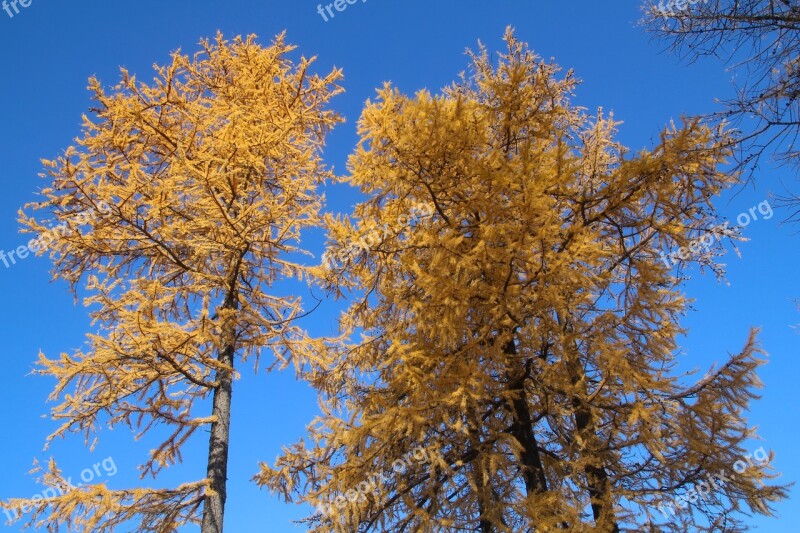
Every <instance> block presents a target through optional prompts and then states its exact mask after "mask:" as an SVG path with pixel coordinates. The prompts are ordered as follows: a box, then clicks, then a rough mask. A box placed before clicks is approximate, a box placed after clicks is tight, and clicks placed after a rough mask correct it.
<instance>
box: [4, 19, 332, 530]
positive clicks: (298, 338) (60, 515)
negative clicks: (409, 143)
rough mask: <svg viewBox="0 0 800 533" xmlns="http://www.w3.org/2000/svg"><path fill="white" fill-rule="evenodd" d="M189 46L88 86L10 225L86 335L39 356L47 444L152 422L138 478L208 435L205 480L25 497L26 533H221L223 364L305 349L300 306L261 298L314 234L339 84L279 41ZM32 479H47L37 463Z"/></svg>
mask: <svg viewBox="0 0 800 533" xmlns="http://www.w3.org/2000/svg"><path fill="white" fill-rule="evenodd" d="M201 45H202V51H200V52H199V53H197V54H196V55H194V56H193V57H192V58H190V57H188V56H186V55H182V54H181V53H180V52H176V53H174V54H172V60H171V62H170V63H169V64H167V65H166V66H156V67H155V70H156V77H155V79H154V80H153V82H152V83H151V84H145V83H141V82H138V81H137V80H136V78H135V77H134V76H132V75H130V74H129V73H128V72H127V71H126V70H124V69H123V70H122V79H121V81H120V83H119V84H117V85H116V86H114V87H113V89H112V90H111V91H110V92H107V91H106V90H104V89H103V88H102V87H101V85H100V82H99V81H97V80H96V79H92V80H91V82H90V90H91V91H92V93H93V98H94V100H96V102H97V105H96V107H95V108H94V109H93V110H92V111H93V116H92V118H89V117H86V118H85V119H84V126H83V130H84V133H83V136H82V137H81V138H80V139H79V140H78V141H77V145H76V146H71V147H69V148H68V149H67V150H66V151H65V152H64V154H63V155H61V156H60V157H58V158H57V159H55V160H53V161H47V162H46V166H47V168H48V169H49V170H48V174H49V177H50V178H51V179H52V184H51V185H50V186H49V187H47V188H46V189H44V190H43V191H42V194H43V195H44V197H45V200H44V201H43V202H41V203H38V204H31V205H30V206H29V207H33V208H35V209H37V210H42V211H44V212H45V213H49V216H50V217H51V218H50V219H47V218H44V217H47V216H48V215H44V216H43V218H34V217H33V216H28V215H25V214H21V217H22V218H21V219H22V222H23V223H24V225H25V227H26V228H27V230H28V231H30V232H34V233H38V234H41V235H42V236H43V237H42V238H40V239H39V242H38V246H37V247H38V248H42V249H44V248H48V247H49V249H50V251H51V252H50V255H51V257H52V259H53V261H54V263H55V269H54V278H55V279H62V280H66V281H68V282H69V284H70V286H71V288H72V290H73V291H75V290H76V289H77V287H78V286H79V285H80V286H82V287H83V288H85V289H86V291H87V292H88V294H89V296H88V297H87V298H86V299H85V303H86V305H89V306H92V311H91V316H92V318H93V319H94V322H95V324H96V325H97V331H96V332H94V333H91V334H89V335H88V343H87V347H86V348H85V349H83V350H80V351H78V352H76V353H74V354H72V355H70V354H66V353H65V354H62V355H61V356H60V357H59V358H57V359H48V358H46V357H45V356H44V355H41V356H40V365H41V369H40V371H39V372H40V373H41V374H45V375H49V376H53V377H54V378H56V380H57V385H56V388H55V390H54V391H53V393H52V396H51V399H52V400H57V401H60V403H59V404H58V405H57V406H56V407H55V408H54V410H53V416H54V418H55V419H56V420H59V421H61V426H60V427H59V428H58V430H57V431H55V433H54V434H53V435H51V436H50V438H49V439H48V442H49V441H50V440H52V439H54V438H56V437H62V436H65V435H67V434H69V433H82V434H84V435H85V438H86V439H87V442H89V441H92V444H93V445H94V442H95V440H96V433H97V432H98V430H99V429H100V426H101V425H102V424H108V425H109V426H116V425H118V424H124V425H127V426H130V427H131V428H132V429H133V430H134V431H136V432H137V434H138V436H141V435H143V434H146V433H152V432H154V430H155V428H156V427H158V426H162V427H164V428H168V429H169V432H168V433H166V434H165V433H162V432H160V431H157V432H156V435H160V436H161V437H162V438H163V441H162V442H161V444H160V445H159V446H158V447H157V448H156V449H154V450H152V451H151V453H150V456H149V458H148V460H147V461H146V462H145V463H144V464H143V466H142V467H141V468H142V477H145V476H146V475H152V476H153V477H155V476H156V475H157V474H158V473H159V471H160V470H161V469H162V468H165V467H168V466H170V465H172V464H174V463H176V462H177V461H180V460H181V449H182V448H183V446H184V445H185V443H186V442H187V440H188V439H189V438H190V437H192V436H193V435H194V434H195V433H196V432H197V431H198V430H199V429H201V428H210V442H209V450H208V464H207V475H206V477H205V478H204V479H201V480H200V481H196V482H192V483H186V484H184V485H181V486H179V487H177V488H170V489H154V488H134V489H130V490H111V489H108V488H107V487H106V486H105V485H104V484H101V485H92V486H87V487H83V488H80V489H76V490H72V491H69V492H67V493H66V494H64V495H62V496H59V497H57V498H55V499H53V500H50V501H38V502H35V501H34V502H28V503H29V504H30V505H32V507H33V509H34V510H33V514H32V515H31V519H30V522H29V523H30V524H33V523H36V525H38V526H45V527H48V528H56V527H58V525H59V524H66V525H67V526H69V527H71V528H74V529H75V530H77V531H95V532H98V531H99V532H103V531H113V530H114V529H115V528H116V527H122V526H123V524H125V527H129V523H130V521H138V525H137V526H136V530H137V531H157V532H161V533H164V532H170V531H176V530H177V529H178V528H179V527H180V526H182V525H184V524H187V523H199V522H201V518H200V513H201V512H202V531H203V532H206V533H212V532H213V533H218V532H221V531H222V530H223V511H224V506H225V498H226V480H227V460H228V447H229V428H230V406H231V393H232V383H233V380H234V379H235V376H236V371H235V369H236V368H237V367H238V366H239V365H240V364H241V363H243V362H250V363H255V364H257V362H258V359H259V356H260V355H261V354H262V350H264V349H269V350H271V352H272V354H273V355H274V357H275V360H276V363H280V364H286V363H288V362H289V361H290V360H291V359H292V358H298V359H303V358H304V357H306V356H307V355H309V354H311V353H313V351H314V349H315V348H314V346H315V342H312V341H309V340H308V339H307V338H306V336H305V335H304V334H303V332H302V331H301V330H300V329H299V328H298V327H297V326H296V325H295V324H294V319H295V318H297V317H298V315H299V314H300V313H301V302H300V299H299V298H297V297H286V296H280V297H279V296H273V295H271V294H270V289H271V287H272V286H273V285H274V284H275V283H277V282H279V281H281V280H283V279H288V278H291V277H295V276H302V275H303V274H304V270H305V269H304V267H303V266H301V265H300V264H297V263H296V257H297V253H299V252H302V251H303V250H302V249H300V248H299V247H298V243H299V236H300V231H301V230H302V229H303V228H304V227H308V226H314V225H317V224H318V223H319V222H320V220H319V213H318V212H319V209H320V203H321V196H320V195H319V194H318V193H317V191H316V187H317V185H318V184H319V183H320V181H321V180H323V179H325V178H327V177H328V176H329V174H328V172H327V171H325V170H324V168H323V166H322V164H321V161H320V158H319V155H318V152H319V149H320V147H321V145H322V143H323V139H324V136H325V133H326V132H327V131H328V130H329V128H330V127H332V126H333V125H334V124H335V123H336V122H337V121H338V120H339V119H338V117H337V116H336V115H335V114H334V113H333V112H331V111H327V110H326V109H325V107H326V104H327V103H328V101H329V99H330V98H331V97H332V96H333V95H334V94H336V93H337V92H338V91H339V88H338V86H337V85H336V82H337V80H338V79H339V78H340V72H339V71H338V70H334V71H333V72H331V73H330V74H328V75H326V76H322V77H320V76H317V75H311V74H309V72H308V69H309V67H310V65H311V63H312V61H313V59H311V60H309V59H305V58H302V59H300V61H299V62H296V63H294V62H292V61H291V60H290V59H289V57H288V54H289V53H290V52H291V51H292V50H293V47H292V46H289V45H287V44H286V43H285V42H284V36H283V35H280V36H278V37H277V38H276V39H275V40H274V42H273V43H272V45H271V46H270V47H268V48H262V47H261V46H259V45H258V44H256V42H255V40H254V36H250V37H248V38H246V39H242V38H236V39H234V40H233V41H226V40H224V39H223V37H222V36H221V35H218V36H217V37H216V39H214V40H205V41H202V42H201ZM50 223H54V224H58V225H59V227H61V228H62V229H63V231H58V232H51V231H48V227H47V226H48V225H49V224H50ZM45 235H47V238H45V237H44V236H45ZM284 293H285V291H284ZM209 398H210V399H211V405H210V406H209V404H208V402H206V401H205V400H207V399H209ZM209 407H210V409H211V412H208V411H207V409H208V408H209ZM42 481H43V482H44V483H46V484H49V485H53V486H57V485H60V484H63V483H64V479H63V477H62V476H61V473H60V472H59V470H58V468H57V466H56V464H55V463H54V462H52V461H51V463H50V466H49V468H48V469H47V470H46V472H45V474H44V476H43V480H42ZM24 502H25V501H24V500H11V501H9V502H7V503H6V504H5V505H6V506H7V507H17V506H19V505H20V504H21V503H24Z"/></svg>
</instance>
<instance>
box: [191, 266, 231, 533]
mask: <svg viewBox="0 0 800 533" xmlns="http://www.w3.org/2000/svg"><path fill="white" fill-rule="evenodd" d="M240 261H241V260H240ZM238 271H239V269H238V265H237V268H236V269H235V272H234V274H233V275H232V276H231V279H232V281H231V284H230V289H229V292H228V296H227V298H226V299H225V302H224V304H223V305H222V309H224V310H236V309H238V308H239V302H238V299H237V294H236V281H235V280H236V278H237V276H238ZM222 323H223V326H222V329H223V331H222V335H223V346H224V348H223V349H222V350H221V351H220V353H219V357H218V360H219V362H220V364H221V365H223V367H224V368H220V369H218V370H217V372H216V381H217V387H216V388H215V389H214V399H213V407H212V409H213V415H214V417H215V421H214V422H213V423H212V424H211V437H210V439H209V443H208V470H207V478H208V482H209V487H208V490H207V491H206V496H205V501H204V505H203V522H202V526H201V529H200V531H201V533H222V529H223V525H224V520H223V519H224V516H225V500H226V498H227V483H228V447H229V443H230V430H231V395H232V392H233V363H234V354H235V353H236V321H235V319H234V318H233V317H230V316H226V317H222Z"/></svg>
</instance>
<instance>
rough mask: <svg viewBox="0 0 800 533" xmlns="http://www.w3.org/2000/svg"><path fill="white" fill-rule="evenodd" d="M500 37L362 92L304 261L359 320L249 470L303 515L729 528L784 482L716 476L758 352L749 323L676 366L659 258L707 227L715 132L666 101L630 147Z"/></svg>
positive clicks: (675, 310)
mask: <svg viewBox="0 0 800 533" xmlns="http://www.w3.org/2000/svg"><path fill="white" fill-rule="evenodd" d="M505 39H506V41H507V45H508V50H507V52H506V53H504V54H501V55H500V56H499V59H498V61H497V62H496V63H495V62H493V61H492V60H491V59H490V57H489V55H488V53H487V51H486V49H485V48H483V47H481V49H480V50H479V52H477V53H470V57H471V59H472V65H471V71H470V72H469V73H466V74H464V75H462V77H461V80H460V81H458V82H456V83H454V84H453V85H452V86H450V87H449V88H447V89H445V90H444V91H443V92H442V93H441V94H439V95H432V94H431V93H429V92H428V91H420V92H419V93H417V94H416V95H415V96H414V97H409V96H405V95H403V94H401V93H400V92H399V91H398V90H397V89H395V88H393V87H391V86H390V85H388V84H387V85H386V86H384V87H383V88H382V89H381V90H380V91H379V95H378V99H377V101H375V102H369V103H368V104H367V106H366V109H365V111H364V113H363V115H362V118H361V121H360V135H361V142H360V145H359V147H358V148H357V151H356V153H354V154H353V156H352V157H351V160H350V163H349V170H350V175H349V177H347V180H348V181H349V182H350V183H352V184H353V185H355V186H357V187H359V188H360V189H361V191H362V192H363V193H365V194H366V195H367V200H365V201H364V202H362V203H361V204H359V205H358V206H357V208H356V212H355V214H354V216H353V217H340V218H331V219H329V220H328V224H329V227H330V236H331V251H330V252H329V256H330V257H333V258H336V259H337V260H336V261H332V262H330V264H327V265H326V268H324V269H321V272H320V273H319V275H320V276H324V277H325V279H326V281H327V283H328V284H329V286H330V287H331V289H333V290H339V291H342V292H344V291H345V290H346V289H348V288H360V289H362V290H363V293H359V294H363V296H362V297H356V298H355V300H354V301H353V302H352V305H351V306H350V308H349V311H348V312H347V313H346V315H345V316H344V318H343V320H342V329H343V332H344V333H347V334H349V333H352V334H357V335H360V338H357V337H354V340H353V341H352V342H351V343H350V344H348V345H345V346H340V347H339V348H338V349H333V348H331V349H329V350H328V351H327V352H326V354H327V355H326V362H325V364H323V365H320V366H319V367H316V368H313V369H312V370H311V371H310V372H309V374H308V378H309V379H310V380H311V381H312V383H314V384H315V385H316V386H317V387H318V389H319V390H320V392H321V394H322V395H323V397H324V398H325V400H326V405H327V409H326V411H325V412H324V413H323V414H322V415H321V416H320V417H319V418H318V419H317V420H316V421H315V422H314V423H313V424H312V425H311V426H310V431H311V439H310V440H309V441H308V442H305V441H304V442H301V443H298V444H296V445H294V446H292V447H291V448H289V449H287V450H286V451H285V452H284V454H283V455H282V456H281V457H280V458H279V459H278V460H277V461H276V463H275V465H272V466H270V465H262V472H261V474H260V475H259V476H258V481H259V482H260V483H262V484H263V485H265V486H267V487H269V488H270V489H272V490H274V491H276V492H278V493H280V494H282V495H283V496H284V497H285V498H287V499H299V500H300V501H305V502H307V503H310V504H311V505H313V506H315V507H316V509H317V510H316V512H315V513H314V514H313V515H312V516H310V517H309V518H308V519H307V524H308V527H309V530H311V531H317V532H327V531H341V532H353V531H382V532H388V531H397V532H400V531H421V532H434V531H449V532H457V531H480V532H482V533H490V532H505V533H519V532H533V531H536V532H546V531H558V530H565V531H573V532H579V531H597V532H603V533H606V532H617V531H676V532H677V531H680V532H682V531H689V530H691V531H721V530H722V529H720V528H721V527H724V528H725V529H724V530H725V531H742V530H744V526H743V525H742V524H741V522H740V521H739V519H738V518H737V517H739V516H740V515H739V511H742V510H743V509H745V506H746V508H747V509H749V510H752V511H755V512H758V513H765V514H768V513H769V512H770V507H769V504H770V502H772V501H775V500H777V499H780V498H782V497H784V496H785V490H784V488H783V487H780V486H774V485H769V484H765V483H764V481H765V480H768V478H769V477H770V476H771V475H772V474H771V473H770V472H769V470H768V468H769V467H768V465H767V463H766V461H764V462H760V463H758V462H756V463H753V464H748V465H747V469H746V472H745V473H743V474H742V475H736V476H727V477H730V479H727V480H725V481H724V482H722V481H723V480H721V479H719V478H720V477H726V476H724V474H725V473H726V472H730V471H731V468H732V465H734V464H735V463H736V461H738V460H740V459H742V458H743V457H744V456H745V453H746V449H747V448H746V446H747V444H748V441H749V439H750V438H751V437H753V436H754V432H753V427H752V426H751V425H749V424H748V422H747V420H746V418H745V411H746V410H747V408H748V404H749V401H750V400H751V399H753V398H754V396H755V393H754V388H755V387H757V386H758V385H759V381H758V378H757V376H756V369H757V367H758V366H759V365H760V364H761V363H762V362H763V358H761V357H760V356H759V354H760V350H759V348H758V345H757V343H756V340H755V337H754V333H751V334H750V336H749V338H748V340H747V342H746V344H745V346H744V348H743V349H742V350H741V352H739V353H737V354H735V355H732V356H730V357H729V358H728V359H727V360H726V361H725V363H724V364H723V365H722V366H720V367H719V368H718V369H712V370H711V371H709V373H708V374H707V375H706V376H705V377H703V378H702V379H700V380H697V381H695V382H687V381H686V380H685V379H679V377H678V376H677V375H676V372H675V366H676V363H677V360H676V356H677V354H678V353H679V351H680V350H679V346H678V344H677V338H678V336H679V335H681V334H682V333H684V330H683V329H682V327H681V326H680V323H679V319H680V317H681V316H682V315H683V314H684V313H685V312H686V311H687V304H688V299H687V298H686V297H685V296H684V295H683V294H682V292H681V286H680V284H681V282H682V278H681V277H680V276H679V275H678V273H677V272H675V271H670V269H668V268H667V266H666V265H665V264H664V262H663V261H662V260H661V258H660V252H663V251H668V250H671V249H675V248H677V247H682V246H687V245H688V244H689V243H690V242H691V241H692V239H694V238H695V237H696V236H698V235H702V234H704V232H706V231H708V228H709V226H711V225H712V224H713V221H714V220H715V218H716V215H715V211H714V208H713V206H712V204H711V201H712V199H713V198H714V197H715V196H716V195H717V194H718V193H719V192H720V191H721V190H723V189H724V188H726V187H728V186H730V185H731V184H733V183H735V182H736V180H737V178H736V176H734V175H730V174H726V173H725V172H722V171H721V170H720V166H721V165H723V164H724V162H725V160H726V157H728V155H729V154H728V152H727V150H726V149H725V148H724V147H725V146H726V145H727V144H728V142H729V139H728V138H727V135H726V134H725V133H724V132H721V131H720V132H715V131H710V130H709V129H708V128H707V127H704V126H703V125H702V124H700V123H698V122H696V121H688V122H686V123H685V124H684V125H682V126H680V127H677V126H674V125H673V126H671V127H669V128H667V129H666V130H665V131H664V132H663V133H662V134H661V137H660V141H659V142H658V143H657V145H656V146H655V147H654V148H652V149H649V150H642V151H641V152H639V153H635V154H634V153H631V152H630V151H628V150H626V149H625V148H624V147H623V146H622V145H620V144H619V143H618V142H617V141H615V140H614V136H615V130H616V125H617V123H616V122H615V121H614V120H613V118H612V117H606V116H604V115H603V114H602V113H598V115H597V116H595V117H590V116H587V115H586V113H585V112H584V111H582V110H581V109H580V108H578V107H576V106H575V105H573V104H571V103H570V100H569V98H570V95H571V93H572V91H573V89H574V87H575V85H576V82H575V79H574V77H573V75H572V73H571V72H570V73H567V74H566V75H565V76H563V77H559V75H558V71H559V70H558V68H557V67H556V66H555V65H553V64H551V63H546V62H543V61H541V60H540V59H538V58H537V56H535V55H534V54H533V53H532V52H531V51H530V50H529V49H528V48H527V46H526V45H524V44H523V43H520V42H519V41H517V40H516V39H515V38H514V36H513V33H512V32H511V30H509V31H508V33H507V34H506V36H505ZM420 213H421V215H420ZM412 214H413V216H412ZM364 235H372V236H377V237H378V238H376V237H373V238H371V239H370V241H369V247H368V249H364V248H359V249H358V251H357V253H341V250H342V249H351V248H352V243H354V242H361V241H362V240H363V238H362V237H363V236H364ZM715 253H716V251H715V250H711V251H706V252H699V253H698V255H697V256H696V257H695V258H692V259H691V260H696V261H697V262H699V263H700V264H701V265H707V266H709V267H713V268H716V269H719V268H721V266H720V265H717V263H716V262H715V257H714V254H715ZM688 261H689V259H687V262H688ZM764 454H765V455H766V451H764ZM709 476H710V477H709ZM708 479H712V481H713V484H714V487H713V490H709V491H708V494H707V495H704V496H705V499H704V500H703V502H702V503H698V504H696V505H695V504H692V505H691V509H688V510H687V509H677V512H675V511H676V510H675V509H674V508H673V511H672V512H669V511H668V512H666V513H662V512H660V510H659V506H661V508H662V509H663V508H666V507H664V506H665V504H668V503H669V502H670V501H672V498H673V497H674V496H676V495H678V494H682V493H683V491H685V490H687V489H690V488H692V487H694V486H695V485H696V484H698V483H701V482H704V481H707V480H708Z"/></svg>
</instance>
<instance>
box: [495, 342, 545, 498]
mask: <svg viewBox="0 0 800 533" xmlns="http://www.w3.org/2000/svg"><path fill="white" fill-rule="evenodd" d="M503 352H504V353H505V354H506V355H512V356H513V355H517V347H516V345H515V344H514V341H513V340H511V341H509V342H508V343H507V344H506V345H505V346H504V347H503ZM527 373H528V368H527V364H526V365H522V368H521V369H520V370H519V371H516V372H515V371H514V370H512V369H511V368H509V369H508V371H507V373H506V376H507V377H508V380H509V383H508V391H509V392H510V393H511V398H512V400H511V402H510V404H511V405H510V407H511V412H512V415H513V418H514V421H513V424H512V426H511V434H512V435H513V436H514V438H515V439H516V440H517V442H518V443H519V444H520V446H522V456H521V457H520V460H521V461H522V472H523V477H524V479H525V489H526V491H527V493H528V495H531V494H542V493H544V492H547V477H546V476H545V474H544V466H543V465H542V460H541V457H540V456H539V443H538V442H536V435H535V434H534V432H533V419H532V418H531V412H530V409H529V407H528V398H527V397H526V395H525V380H526V379H527Z"/></svg>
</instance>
